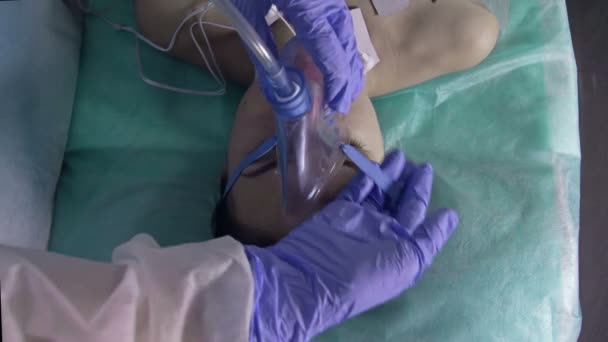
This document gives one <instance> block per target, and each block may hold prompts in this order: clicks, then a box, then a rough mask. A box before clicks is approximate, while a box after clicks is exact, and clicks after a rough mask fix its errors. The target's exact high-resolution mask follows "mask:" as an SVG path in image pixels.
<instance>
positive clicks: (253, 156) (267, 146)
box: [222, 136, 277, 198]
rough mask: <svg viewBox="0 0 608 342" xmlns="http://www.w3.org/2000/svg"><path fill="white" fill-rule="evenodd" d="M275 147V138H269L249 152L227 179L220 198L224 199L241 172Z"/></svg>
mask: <svg viewBox="0 0 608 342" xmlns="http://www.w3.org/2000/svg"><path fill="white" fill-rule="evenodd" d="M276 145H277V137H276V136H274V137H270V138H268V139H266V140H264V141H263V142H262V143H261V144H260V145H259V146H258V147H256V149H255V150H253V151H251V152H250V153H249V154H248V155H247V156H245V158H244V159H243V160H242V161H241V162H240V163H239V165H238V166H237V167H236V169H235V170H234V171H232V174H231V175H230V178H229V179H228V183H226V187H225V188H224V193H223V194H222V198H225V197H226V195H228V193H229V192H230V190H231V189H232V187H233V186H234V183H236V181H237V179H239V177H240V176H241V173H242V172H243V170H245V169H246V168H247V166H249V165H250V164H251V163H254V162H255V161H257V160H258V159H260V158H262V157H263V156H265V155H266V154H267V153H268V152H270V151H272V149H273V148H274V147H275V146H276Z"/></svg>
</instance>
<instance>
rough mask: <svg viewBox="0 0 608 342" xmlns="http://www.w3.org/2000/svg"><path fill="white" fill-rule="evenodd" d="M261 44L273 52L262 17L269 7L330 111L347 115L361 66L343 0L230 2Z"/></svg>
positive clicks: (359, 80)
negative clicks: (309, 61)
mask: <svg viewBox="0 0 608 342" xmlns="http://www.w3.org/2000/svg"><path fill="white" fill-rule="evenodd" d="M232 2H233V4H234V5H235V6H236V7H237V8H238V9H239V10H240V11H241V13H242V14H243V16H244V17H245V18H247V20H248V21H249V22H250V23H251V24H252V26H253V27H254V29H255V30H256V31H257V32H258V34H259V35H260V36H261V37H262V39H264V41H265V42H266V43H267V44H268V45H269V46H271V48H272V49H273V50H274V51H275V52H276V47H275V45H274V41H273V40H272V34H271V32H270V29H269V28H268V26H267V25H266V20H265V15H266V13H268V10H269V9H270V7H271V5H272V4H275V5H276V6H277V8H278V9H279V10H280V11H281V12H283V14H284V15H285V17H286V19H287V20H288V21H289V22H290V23H291V24H292V25H293V27H294V29H295V31H296V34H297V35H298V38H299V39H300V40H301V41H302V43H303V44H304V46H305V47H306V49H307V50H308V52H309V53H310V54H311V56H312V57H313V59H314V60H315V63H316V64H317V66H318V67H319V69H320V70H321V72H322V73H323V76H324V81H325V90H326V91H325V96H326V98H327V101H328V103H329V106H330V108H331V109H333V110H335V111H337V112H340V113H348V111H349V110H350V106H351V103H352V101H353V100H354V99H355V97H356V96H357V95H359V93H360V92H361V89H362V88H363V63H362V61H361V58H360V57H359V53H358V51H357V44H356V42H355V36H354V33H353V30H354V28H353V23H352V18H351V16H350V13H349V11H348V8H347V7H346V2H345V1H344V0H232Z"/></svg>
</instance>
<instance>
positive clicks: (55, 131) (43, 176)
mask: <svg viewBox="0 0 608 342" xmlns="http://www.w3.org/2000/svg"><path fill="white" fill-rule="evenodd" d="M81 31H82V26H81V25H80V23H79V20H78V18H76V17H75V16H74V15H73V13H72V12H71V11H70V10H69V9H68V8H67V7H66V6H65V5H64V4H63V2H61V1H38V0H21V1H0V244H7V245H13V246H21V247H29V248H38V249H44V248H46V245H47V243H48V239H49V234H50V229H51V221H52V217H51V216H52V212H53V200H54V194H55V187H56V184H57V181H58V179H59V174H60V170H61V164H62V161H63V152H64V149H65V145H66V142H67V137H68V130H69V127H70V119H71V114H72V104H73V102H74V96H75V89H76V79H77V74H78V60H79V55H80V39H81Z"/></svg>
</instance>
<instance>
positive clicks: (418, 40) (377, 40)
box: [348, 0, 499, 97]
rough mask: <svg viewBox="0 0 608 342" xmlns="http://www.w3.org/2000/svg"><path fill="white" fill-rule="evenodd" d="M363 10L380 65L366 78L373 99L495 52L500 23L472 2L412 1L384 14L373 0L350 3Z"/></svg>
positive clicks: (473, 62) (474, 62) (444, 0)
mask: <svg viewBox="0 0 608 342" xmlns="http://www.w3.org/2000/svg"><path fill="white" fill-rule="evenodd" d="M348 5H349V6H351V7H359V8H361V11H362V12H363V17H364V19H365V22H366V25H367V28H368V31H369V33H370V37H371V39H372V42H373V44H374V47H375V48H376V51H377V52H378V55H379V57H380V63H379V64H378V65H376V67H375V68H374V69H372V70H371V71H370V72H369V73H368V74H367V77H366V85H367V88H368V90H369V95H370V96H371V97H374V96H379V95H384V94H387V93H389V92H392V91H395V90H398V89H403V88H406V87H409V86H412V85H415V84H418V83H421V82H424V81H427V80H430V79H432V78H435V77H438V76H441V75H444V74H447V73H451V72H455V71H460V70H464V69H468V68H471V67H473V66H475V65H477V64H478V63H480V62H481V61H482V60H484V59H485V58H486V57H487V56H488V54H489V53H490V52H491V51H492V49H493V48H494V46H495V45H496V40H497V38H498V32H499V27H498V22H497V20H496V17H494V15H492V13H490V12H489V11H488V10H487V9H486V8H485V7H483V6H482V5H479V4H478V3H477V2H475V1H471V0H436V1H431V0H412V1H411V2H410V5H409V7H408V8H407V9H404V10H402V11H400V12H398V13H396V14H394V15H391V16H383V17H381V16H378V15H376V13H375V11H374V8H373V6H372V4H371V1H369V0H349V1H348Z"/></svg>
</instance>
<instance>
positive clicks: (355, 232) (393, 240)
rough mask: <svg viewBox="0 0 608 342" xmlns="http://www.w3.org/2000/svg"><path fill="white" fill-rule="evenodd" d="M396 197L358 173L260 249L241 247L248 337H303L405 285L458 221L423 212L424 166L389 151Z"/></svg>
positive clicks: (387, 167) (427, 179) (428, 176)
mask: <svg viewBox="0 0 608 342" xmlns="http://www.w3.org/2000/svg"><path fill="white" fill-rule="evenodd" d="M382 171H383V172H384V173H386V175H387V176H388V177H390V178H391V181H392V182H393V186H394V188H395V189H396V191H394V192H395V193H396V194H397V195H396V196H398V197H399V198H395V199H392V198H388V197H387V195H386V194H384V193H383V192H382V191H381V190H380V189H379V188H378V187H377V186H374V183H373V180H372V179H371V178H369V177H367V176H365V175H364V174H363V173H360V174H359V175H358V176H357V177H356V178H355V179H354V180H353V181H352V182H351V183H350V184H349V185H348V186H347V188H346V189H344V190H343V191H342V193H341V194H340V195H339V196H338V197H337V199H336V200H334V201H333V202H331V203H330V204H329V205H328V206H327V207H325V208H324V209H323V210H321V211H320V212H319V213H317V214H315V215H314V216H313V217H312V218H311V219H310V220H308V221H306V222H305V223H303V224H301V225H299V226H298V227H296V228H295V229H294V230H293V231H291V232H290V233H289V234H288V235H287V236H286V237H285V238H283V239H282V240H281V241H279V242H278V243H276V244H275V245H273V246H271V247H268V248H259V247H255V246H246V247H245V250H246V253H247V257H248V258H249V261H250V263H251V268H252V273H253V279H254V283H255V286H254V287H255V298H256V299H255V304H254V305H255V306H254V311H253V318H252V330H251V331H252V333H251V336H252V341H308V340H309V339H310V338H311V337H313V336H315V335H317V334H318V333H320V332H322V331H324V330H326V329H327V328H329V327H332V326H334V325H336V324H338V323H341V322H343V321H345V320H347V319H349V318H351V317H353V316H355V315H358V314H360V313H361V312H363V311H366V310H369V309H370V308H373V307H375V306H377V305H379V304H383V303H385V302H386V301H388V300H390V299H392V298H394V297H396V296H398V295H399V294H401V293H402V292H403V291H404V290H406V289H408V288H410V287H412V286H413V285H414V284H415V283H416V281H418V279H420V276H421V275H422V272H423V271H424V270H425V269H426V268H427V267H428V266H430V264H431V261H432V260H433V258H434V256H435V255H436V254H437V253H438V252H439V251H440V250H441V248H442V247H443V245H444V244H445V243H446V242H447V240H448V238H449V237H450V235H451V234H452V232H453V230H454V228H456V226H457V224H458V215H457V214H456V212H454V211H453V210H439V211H437V212H436V213H435V214H432V215H430V216H428V217H427V212H426V209H427V206H428V203H429V202H430V199H431V188H432V182H433V172H432V168H431V167H430V165H428V164H423V165H420V166H417V165H414V164H413V163H412V162H411V161H407V160H406V159H405V157H404V155H403V153H402V152H393V153H391V154H390V155H388V157H387V158H386V160H385V161H384V163H383V165H382Z"/></svg>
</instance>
